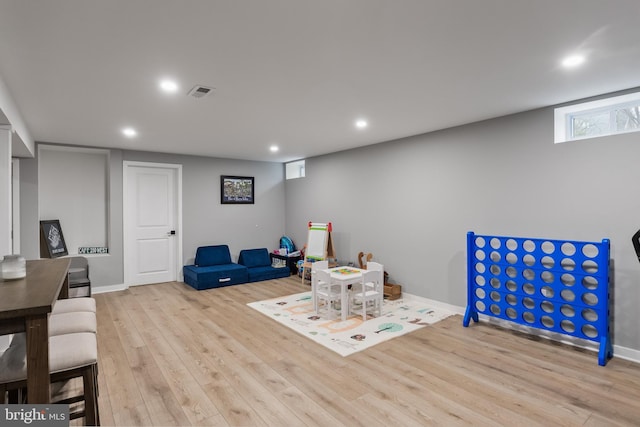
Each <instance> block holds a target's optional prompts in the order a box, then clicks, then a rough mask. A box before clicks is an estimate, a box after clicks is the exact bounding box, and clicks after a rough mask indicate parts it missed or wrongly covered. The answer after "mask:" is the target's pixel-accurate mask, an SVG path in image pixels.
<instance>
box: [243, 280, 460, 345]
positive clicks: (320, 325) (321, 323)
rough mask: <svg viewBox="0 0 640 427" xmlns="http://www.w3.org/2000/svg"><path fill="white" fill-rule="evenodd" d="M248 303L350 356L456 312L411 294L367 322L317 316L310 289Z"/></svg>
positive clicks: (388, 303) (386, 304) (357, 317)
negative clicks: (430, 303) (435, 305)
mask: <svg viewBox="0 0 640 427" xmlns="http://www.w3.org/2000/svg"><path fill="white" fill-rule="evenodd" d="M247 305H248V306H249V307H251V308H253V309H255V310H258V311H259V312H260V313H262V314H264V315H266V316H269V317H270V318H272V319H274V320H275V321H277V322H278V323H281V324H283V325H284V326H287V327H289V328H291V329H293V330H294V331H296V332H298V333H299V334H302V335H304V336H305V337H307V338H309V339H312V340H313V341H315V342H317V343H318V344H322V345H323V346H325V347H327V348H328V349H330V350H333V351H335V352H336V353H338V354H340V355H341V356H349V355H350V354H353V353H355V352H358V351H362V350H364V349H366V348H369V347H372V346H374V345H376V344H379V343H381V342H384V341H387V340H390V339H391V338H395V337H399V336H400V335H404V334H406V333H408V332H411V331H415V330H416V329H420V328H422V327H424V326H426V325H431V324H433V323H436V322H438V321H440V320H442V319H444V318H446V317H449V316H451V315H452V314H454V313H453V312H450V311H447V310H446V309H443V308H440V307H434V306H430V305H429V302H428V301H426V300H423V299H421V298H419V297H415V296H412V295H408V294H404V295H403V297H402V299H398V300H395V301H388V300H385V301H384V305H383V307H382V316H380V317H376V318H371V317H369V318H368V319H367V321H366V322H363V321H362V316H360V315H352V316H350V317H349V318H347V320H345V321H344V322H343V321H342V320H341V319H340V317H338V318H337V319H334V320H327V319H325V318H322V317H318V316H316V315H315V313H314V311H313V304H312V302H311V292H302V293H299V294H293V295H289V296H284V297H279V298H274V299H269V300H265V301H257V302H251V303H249V304H247Z"/></svg>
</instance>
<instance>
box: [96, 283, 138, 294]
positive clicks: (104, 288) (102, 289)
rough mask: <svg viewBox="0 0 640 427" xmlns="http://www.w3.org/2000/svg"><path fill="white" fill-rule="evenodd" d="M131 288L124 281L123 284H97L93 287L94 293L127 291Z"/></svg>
mask: <svg viewBox="0 0 640 427" xmlns="http://www.w3.org/2000/svg"><path fill="white" fill-rule="evenodd" d="M127 289H129V287H128V286H127V285H125V284H124V283H123V284H121V285H107V286H95V287H91V293H92V294H104V293H107V292H117V291H125V290H127Z"/></svg>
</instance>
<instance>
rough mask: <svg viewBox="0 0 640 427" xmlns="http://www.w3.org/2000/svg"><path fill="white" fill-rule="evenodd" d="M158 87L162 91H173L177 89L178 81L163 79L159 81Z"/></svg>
mask: <svg viewBox="0 0 640 427" xmlns="http://www.w3.org/2000/svg"><path fill="white" fill-rule="evenodd" d="M160 89H162V91H163V92H167V93H175V92H177V91H178V83H176V82H175V81H173V80H169V79H165V80H162V81H160Z"/></svg>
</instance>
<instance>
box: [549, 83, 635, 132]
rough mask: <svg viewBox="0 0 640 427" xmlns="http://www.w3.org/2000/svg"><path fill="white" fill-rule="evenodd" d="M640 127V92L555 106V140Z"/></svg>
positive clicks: (632, 129) (633, 130)
mask: <svg viewBox="0 0 640 427" xmlns="http://www.w3.org/2000/svg"><path fill="white" fill-rule="evenodd" d="M638 131H640V92H636V93H630V94H627V95H621V96H614V97H610V98H605V99H599V100H597V101H590V102H584V103H581V104H575V105H569V106H566V107H560V108H556V109H555V143H556V144H558V143H560V142H567V141H576V140H581V139H588V138H598V137H602V136H608V135H615V134H618V133H629V132H638Z"/></svg>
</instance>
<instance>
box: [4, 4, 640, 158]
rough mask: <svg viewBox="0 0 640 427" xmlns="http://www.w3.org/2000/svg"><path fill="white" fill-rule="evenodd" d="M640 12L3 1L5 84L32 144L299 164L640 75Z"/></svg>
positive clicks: (610, 87) (608, 87) (588, 92)
mask: <svg viewBox="0 0 640 427" xmlns="http://www.w3.org/2000/svg"><path fill="white" fill-rule="evenodd" d="M639 18H640V1H638V0H610V1H602V0H535V1H534V0H315V1H313V0H228V1H222V0H28V1H26V0H0V77H1V78H2V79H3V80H4V81H5V83H6V85H7V86H8V87H9V88H10V91H11V95H12V96H13V98H14V100H15V103H16V104H17V106H18V108H19V110H20V112H21V113H22V116H23V118H24V120H25V122H26V124H27V127H28V128H29V131H30V132H31V134H32V136H33V137H34V139H35V140H36V141H40V142H54V143H68V144H79V145H89V146H99V147H114V148H122V149H134V150H145V151H158V152H167V153H182V154H195V155H206V156H214V157H225V158H237V159H250V160H263V161H289V160H294V159H300V158H305V157H310V156H315V155H320V154H324V153H329V152H334V151H340V150H345V149H349V148H352V147H358V146H364V145H369V144H374V143H378V142H382V141H388V140H393V139H396V138H401V137H405V136H410V135H416V134H420V133H424V132H429V131H433V130H437V129H442V128H446V127H451V126H455V125H460V124H464V123H469V122H474V121H478V120H483V119H487V118H491V117H496V116H502V115H506V114H510V113H514V112H519V111H525V110H530V109H534V108H538V107H543V106H548V105H553V104H557V103H562V102H566V101H571V100H575V99H580V98H584V97H588V96H592V95H598V94H603V93H607V92H613V91H617V90H621V89H627V88H632V87H637V86H640V71H639V70H640V42H639V35H640V32H639V31H638V28H639V24H638V22H640V19H639ZM573 52H582V53H584V54H586V55H587V62H586V63H585V65H584V66H583V67H581V68H579V69H574V70H570V71H569V70H565V69H563V68H561V67H560V66H559V62H560V61H561V59H562V58H563V57H564V56H565V55H567V54H570V53H573ZM162 77H172V78H174V79H176V80H177V82H178V84H179V85H180V91H179V93H178V94H176V95H173V96H168V95H167V94H163V93H160V92H159V91H158V88H157V84H158V80H159V79H160V78H162ZM196 84H201V85H205V86H213V87H214V88H215V93H214V94H213V95H212V96H209V97H207V98H204V99H194V98H190V97H188V96H186V93H187V92H188V91H189V90H190V89H191V88H192V87H193V86H194V85H196ZM358 118H366V119H367V120H368V121H369V123H370V125H369V127H368V128H367V129H364V130H359V129H356V128H355V127H354V121H355V120H356V119H358ZM126 125H129V126H133V127H135V128H136V129H137V130H138V132H139V135H138V137H136V138H134V139H126V138H124V137H123V136H122V135H121V133H120V129H121V128H122V127H124V126H126ZM271 144H277V145H279V146H280V151H279V152H278V153H276V154H272V153H270V152H269V149H268V148H269V146H270V145H271Z"/></svg>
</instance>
